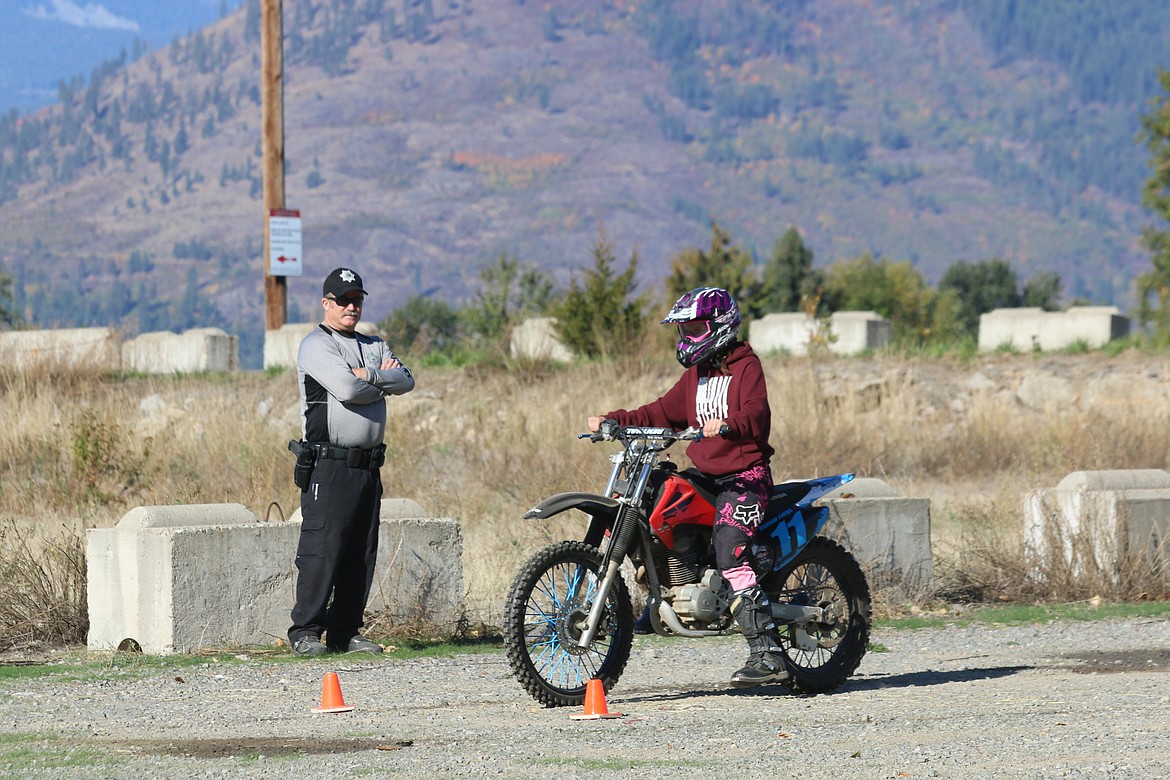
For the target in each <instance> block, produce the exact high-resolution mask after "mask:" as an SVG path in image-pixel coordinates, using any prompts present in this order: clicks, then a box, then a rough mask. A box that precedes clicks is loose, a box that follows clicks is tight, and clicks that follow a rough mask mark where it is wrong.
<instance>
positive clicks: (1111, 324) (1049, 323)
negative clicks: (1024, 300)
mask: <svg viewBox="0 0 1170 780" xmlns="http://www.w3.org/2000/svg"><path fill="white" fill-rule="evenodd" d="M1128 333H1129V319H1128V318H1127V317H1125V316H1124V315H1122V313H1121V311H1120V310H1119V309H1118V308H1117V307H1116V306H1073V307H1070V308H1069V309H1068V310H1067V311H1044V310H1043V309H1038V308H1018V309H995V310H993V311H989V312H987V313H985V314H981V315H980V316H979V349H980V350H983V351H993V350H996V349H999V348H1000V347H1012V348H1013V349H1017V350H1022V351H1028V350H1031V349H1041V350H1045V351H1052V350H1059V349H1064V348H1065V347H1068V346H1070V345H1072V344H1075V343H1076V342H1078V341H1083V342H1085V343H1086V344H1088V345H1089V346H1090V347H1092V348H1098V347H1101V346H1104V345H1105V344H1107V343H1109V342H1110V341H1112V340H1114V339H1119V338H1124V337H1125V336H1126V334H1128Z"/></svg>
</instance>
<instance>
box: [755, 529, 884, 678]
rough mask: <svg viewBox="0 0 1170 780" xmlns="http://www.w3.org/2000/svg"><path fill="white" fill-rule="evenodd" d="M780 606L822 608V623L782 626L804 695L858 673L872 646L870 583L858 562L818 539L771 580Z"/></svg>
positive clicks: (783, 643)
mask: <svg viewBox="0 0 1170 780" xmlns="http://www.w3.org/2000/svg"><path fill="white" fill-rule="evenodd" d="M768 585H769V587H768V596H769V597H770V598H771V599H772V600H774V601H777V602H781V603H788V604H796V605H799V606H812V607H820V608H821V609H822V610H824V618H823V620H821V621H819V622H809V623H796V624H793V625H789V626H778V628H779V629H780V630H779V632H778V633H779V635H780V644H781V646H782V647H783V648H784V656H785V658H786V661H787V665H788V671H789V674H790V676H789V678H788V680H786V681H785V682H784V683H783V684H784V685H786V686H787V687H789V688H791V689H792V690H794V691H798V692H801V693H825V692H827V691H831V690H833V689H835V688H837V687H838V686H840V685H841V684H842V683H843V682H845V680H847V679H848V678H849V676H850V675H851V674H853V672H854V671H856V670H857V666H858V664H860V663H861V659H862V656H864V655H865V651H866V647H867V645H868V643H869V625H870V601H869V584H868V583H867V582H866V581H865V574H864V573H862V571H861V567H860V566H859V565H858V564H857V560H856V559H855V558H854V557H853V556H852V555H850V554H849V552H848V551H846V549H845V548H844V547H842V546H841V545H839V544H837V543H836V542H834V541H831V540H829V539H825V538H824V537H821V536H818V537H816V538H814V539H813V540H812V541H811V542H809V544H808V546H807V547H805V548H804V550H803V551H801V553H800V554H799V555H797V556H796V558H794V559H793V560H792V562H791V563H789V564H788V565H787V566H785V567H784V568H783V569H781V570H780V571H778V572H775V573H774V574H773V575H772V576H771V577H770V578H769V582H768Z"/></svg>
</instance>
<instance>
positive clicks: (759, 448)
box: [588, 287, 788, 688]
mask: <svg viewBox="0 0 1170 780" xmlns="http://www.w3.org/2000/svg"><path fill="white" fill-rule="evenodd" d="M740 322H741V317H740V313H739V306H738V304H736V302H735V299H734V298H732V296H731V294H730V293H729V292H728V291H727V290H724V289H722V288H719V287H699V288H696V289H694V290H691V291H690V292H688V293H686V294H684V295H683V296H682V297H681V298H679V299H678V301H677V302H676V303H675V304H674V306H673V307H672V308H671V309H670V313H669V314H667V315H666V317H665V318H664V319H663V320H662V324H664V325H665V324H672V325H676V326H677V327H678V344H677V346H676V349H675V355H676V357H677V358H678V361H679V363H681V364H682V366H683V368H685V369H686V370H685V371H684V372H683V375H682V377H681V378H680V379H679V380H678V382H677V383H676V384H675V385H674V387H672V388H671V389H670V390H668V391H667V392H666V393H665V394H664V395H663V396H662V397H660V398H658V399H657V400H654V401H652V402H650V403H648V404H646V405H644V406H640V407H638V408H637V409H631V410H625V409H615V410H613V411H610V412H606V413H605V414H603V415H598V416H596V417H589V418H588V425H589V430H591V431H597V430H598V429H600V427H601V424H602V423H603V422H604V421H605V420H613V421H615V422H616V423H618V424H619V425H639V426H648V427H649V426H652V427H662V428H665V427H669V428H674V429H676V430H679V429H683V428H687V427H690V426H694V427H697V428H701V429H702V431H703V438H702V439H700V440H699V441H696V442H692V443H691V444H690V445H689V446H688V447H687V455H689V456H690V458H691V461H692V462H693V463H694V464H695V467H696V469H697V470H698V471H699V472H701V474H702V475H704V476H706V477H708V478H711V479H712V480H713V481H714V482H715V484H716V485H717V486H718V494H717V498H716V502H715V511H716V515H715V532H714V542H715V560H716V565H717V566H718V567H719V571H720V574H722V575H723V578H724V579H725V580H727V582H728V584H730V585H731V588H732V591H733V594H732V602H731V614H732V616H733V617H734V618H735V621H736V623H738V624H739V627H740V630H741V631H742V632H743V635H744V637H745V638H746V639H747V643H748V659H747V662H746V663H745V664H744V665H743V667H742V668H741V669H739V670H738V671H736V672H735V673H734V674H732V675H731V684H732V685H734V686H736V687H739V688H750V687H754V686H757V685H763V684H766V683H775V682H780V681H782V680H785V679H787V678H788V671H787V669H786V668H785V665H784V659H783V656H782V655H781V653H782V650H781V647H780V642H779V638H778V636H777V634H776V625H775V623H774V622H773V620H772V614H771V606H770V604H769V602H768V597H767V595H766V594H765V593H764V591H763V590H762V589H761V588H760V586H759V584H758V581H757V578H758V577H759V576H762V575H763V574H765V573H767V572H768V571H770V570H771V568H772V561H771V546H770V545H768V544H765V543H756V541H755V539H754V536H755V533H756V531H757V529H758V528H759V525H760V522H761V521H762V520H763V518H764V513H765V511H766V510H767V508H768V494H769V493H770V491H771V489H772V471H771V465H770V461H771V458H772V454H773V452H774V451H773V449H772V447H771V445H769V444H768V436H769V434H770V432H771V425H772V412H771V409H770V408H769V406H768V390H767V386H766V384H765V381H764V371H763V367H762V366H761V365H760V359H759V358H758V357H757V356H756V353H755V352H754V351H753V350H752V348H751V346H750V345H749V344H747V343H746V342H744V341H740V340H739V338H738V337H739V326H740ZM761 541H762V540H761Z"/></svg>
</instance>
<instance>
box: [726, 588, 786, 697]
mask: <svg viewBox="0 0 1170 780" xmlns="http://www.w3.org/2000/svg"><path fill="white" fill-rule="evenodd" d="M731 615H732V617H734V618H735V622H736V623H738V624H739V629H740V631H742V632H743V636H744V638H745V639H747V643H748V659H747V662H746V663H745V664H744V665H743V668H741V669H740V670H739V671H737V672H736V673H735V674H733V675H731V684H732V685H734V686H735V687H736V688H754V687H755V686H757V685H767V684H769V683H778V682H783V681H784V680H787V679H788V669H787V668H786V667H785V665H784V656H783V652H784V650H783V648H781V647H780V639H779V637H777V636H776V624H775V623H774V622H772V607H771V605H770V604H769V603H768V597H767V595H766V594H765V593H764V591H762V590H760V588H759V586H758V585H757V586H753V587H750V588H748V589H747V590H741V591H739V592H738V593H736V594H734V596H733V597H732V601H731Z"/></svg>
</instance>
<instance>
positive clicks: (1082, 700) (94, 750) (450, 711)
mask: <svg viewBox="0 0 1170 780" xmlns="http://www.w3.org/2000/svg"><path fill="white" fill-rule="evenodd" d="M872 638H873V641H874V643H875V644H876V646H877V648H878V649H879V651H877V652H871V653H869V654H868V655H867V656H866V658H865V660H864V661H863V662H862V665H861V668H860V669H859V670H858V674H857V675H856V676H855V677H854V679H853V680H851V681H850V683H849V684H847V685H846V686H845V687H844V688H843V689H842V690H841V691H839V692H837V693H835V694H832V695H822V696H815V697H807V698H806V697H799V696H794V695H790V694H788V693H786V692H785V691H784V689H782V688H778V687H770V688H764V689H760V690H758V691H754V692H745V691H736V690H733V689H731V688H728V687H727V685H726V680H727V678H728V676H729V675H730V673H731V672H732V671H733V670H734V669H735V668H736V667H737V666H738V664H739V662H740V661H741V660H742V658H741V655H742V652H743V647H742V640H740V639H738V638H735V637H732V638H728V639H719V640H701V641H687V640H663V639H660V638H657V637H653V638H645V637H640V638H638V639H637V641H636V643H635V646H634V655H633V658H632V659H631V661H630V665H629V667H628V668H627V670H626V674H625V675H624V676H623V678H622V679H621V681H620V682H619V684H618V686H617V688H616V689H614V690H613V691H611V692H610V694H609V696H608V699H607V701H608V705H609V709H610V711H611V712H621V713H623V717H622V718H618V719H613V720H596V721H574V720H571V719H570V718H569V715H571V714H574V713H576V712H579V711H580V710H579V709H572V708H561V709H551V710H550V709H543V708H540V707H538V706H537V705H536V704H535V702H533V701H532V700H531V699H529V698H528V696H527V695H526V694H525V693H524V692H523V691H522V690H521V688H520V687H519V685H518V684H517V683H516V681H515V680H514V679H513V678H512V677H511V675H510V674H509V672H508V669H507V666H506V664H505V661H504V656H503V653H502V652H490V653H486V654H470V655H460V656H451V657H446V658H441V659H437V660H415V661H397V660H394V659H393V656H392V655H388V656H386V657H385V658H378V659H371V658H369V657H365V658H354V657H344V656H335V657H331V658H329V659H327V660H296V661H289V662H276V661H274V660H272V659H271V658H257V659H252V660H248V661H245V662H243V663H240V664H218V663H216V664H212V663H208V664H204V665H200V666H197V667H190V666H178V665H176V666H175V667H174V668H173V669H171V668H167V669H163V670H159V669H150V670H149V671H148V672H147V673H146V675H145V676H143V675H142V673H141V670H139V671H137V672H134V673H130V674H127V673H125V672H121V671H119V670H117V669H115V668H111V669H110V670H109V671H108V672H104V673H102V674H100V675H87V676H86V677H85V679H81V680H71V679H66V678H65V677H64V676H62V677H40V678H36V679H32V680H24V681H6V682H3V683H0V778H9V777H12V778H85V779H86V780H92V779H93V778H105V777H108V778H119V779H120V778H176V779H178V780H185V779H186V778H277V777H279V778H302V777H304V778H308V777H314V776H322V777H329V778H351V777H383V776H393V777H418V778H424V777H425V778H430V777H441V778H447V777H480V776H489V777H503V778H569V777H579V776H584V775H588V776H591V777H623V778H627V777H629V778H643V777H644V778H659V777H669V778H675V777H696V778H698V777H711V776H715V774H716V773H726V776H727V777H737V778H757V777H759V778H762V777H779V778H788V777H793V778H797V777H799V778H833V780H849V779H852V778H901V777H915V778H924V777H941V778H990V777H1014V778H1056V777H1071V778H1102V777H1116V778H1156V779H1158V780H1163V779H1164V778H1167V777H1170V675H1168V672H1170V620H1166V619H1144V620H1123V621H1107V622H1095V623H1053V624H1048V625H1038V626H1025V627H1001V628H990V629H988V628H969V627H962V628H957V627H955V628H947V629H922V630H915V631H907V630H901V631H891V630H878V631H875V632H874V635H873V637H872ZM328 671H336V672H337V673H338V675H339V678H340V680H341V686H342V691H343V693H344V695H345V699H346V702H347V703H348V704H350V705H352V706H353V707H354V708H355V709H354V711H353V712H349V713H344V714H330V715H317V714H313V713H311V712H310V710H311V708H312V707H315V706H317V705H318V704H319V703H320V693H321V682H322V678H323V675H324V674H325V672H328Z"/></svg>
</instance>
